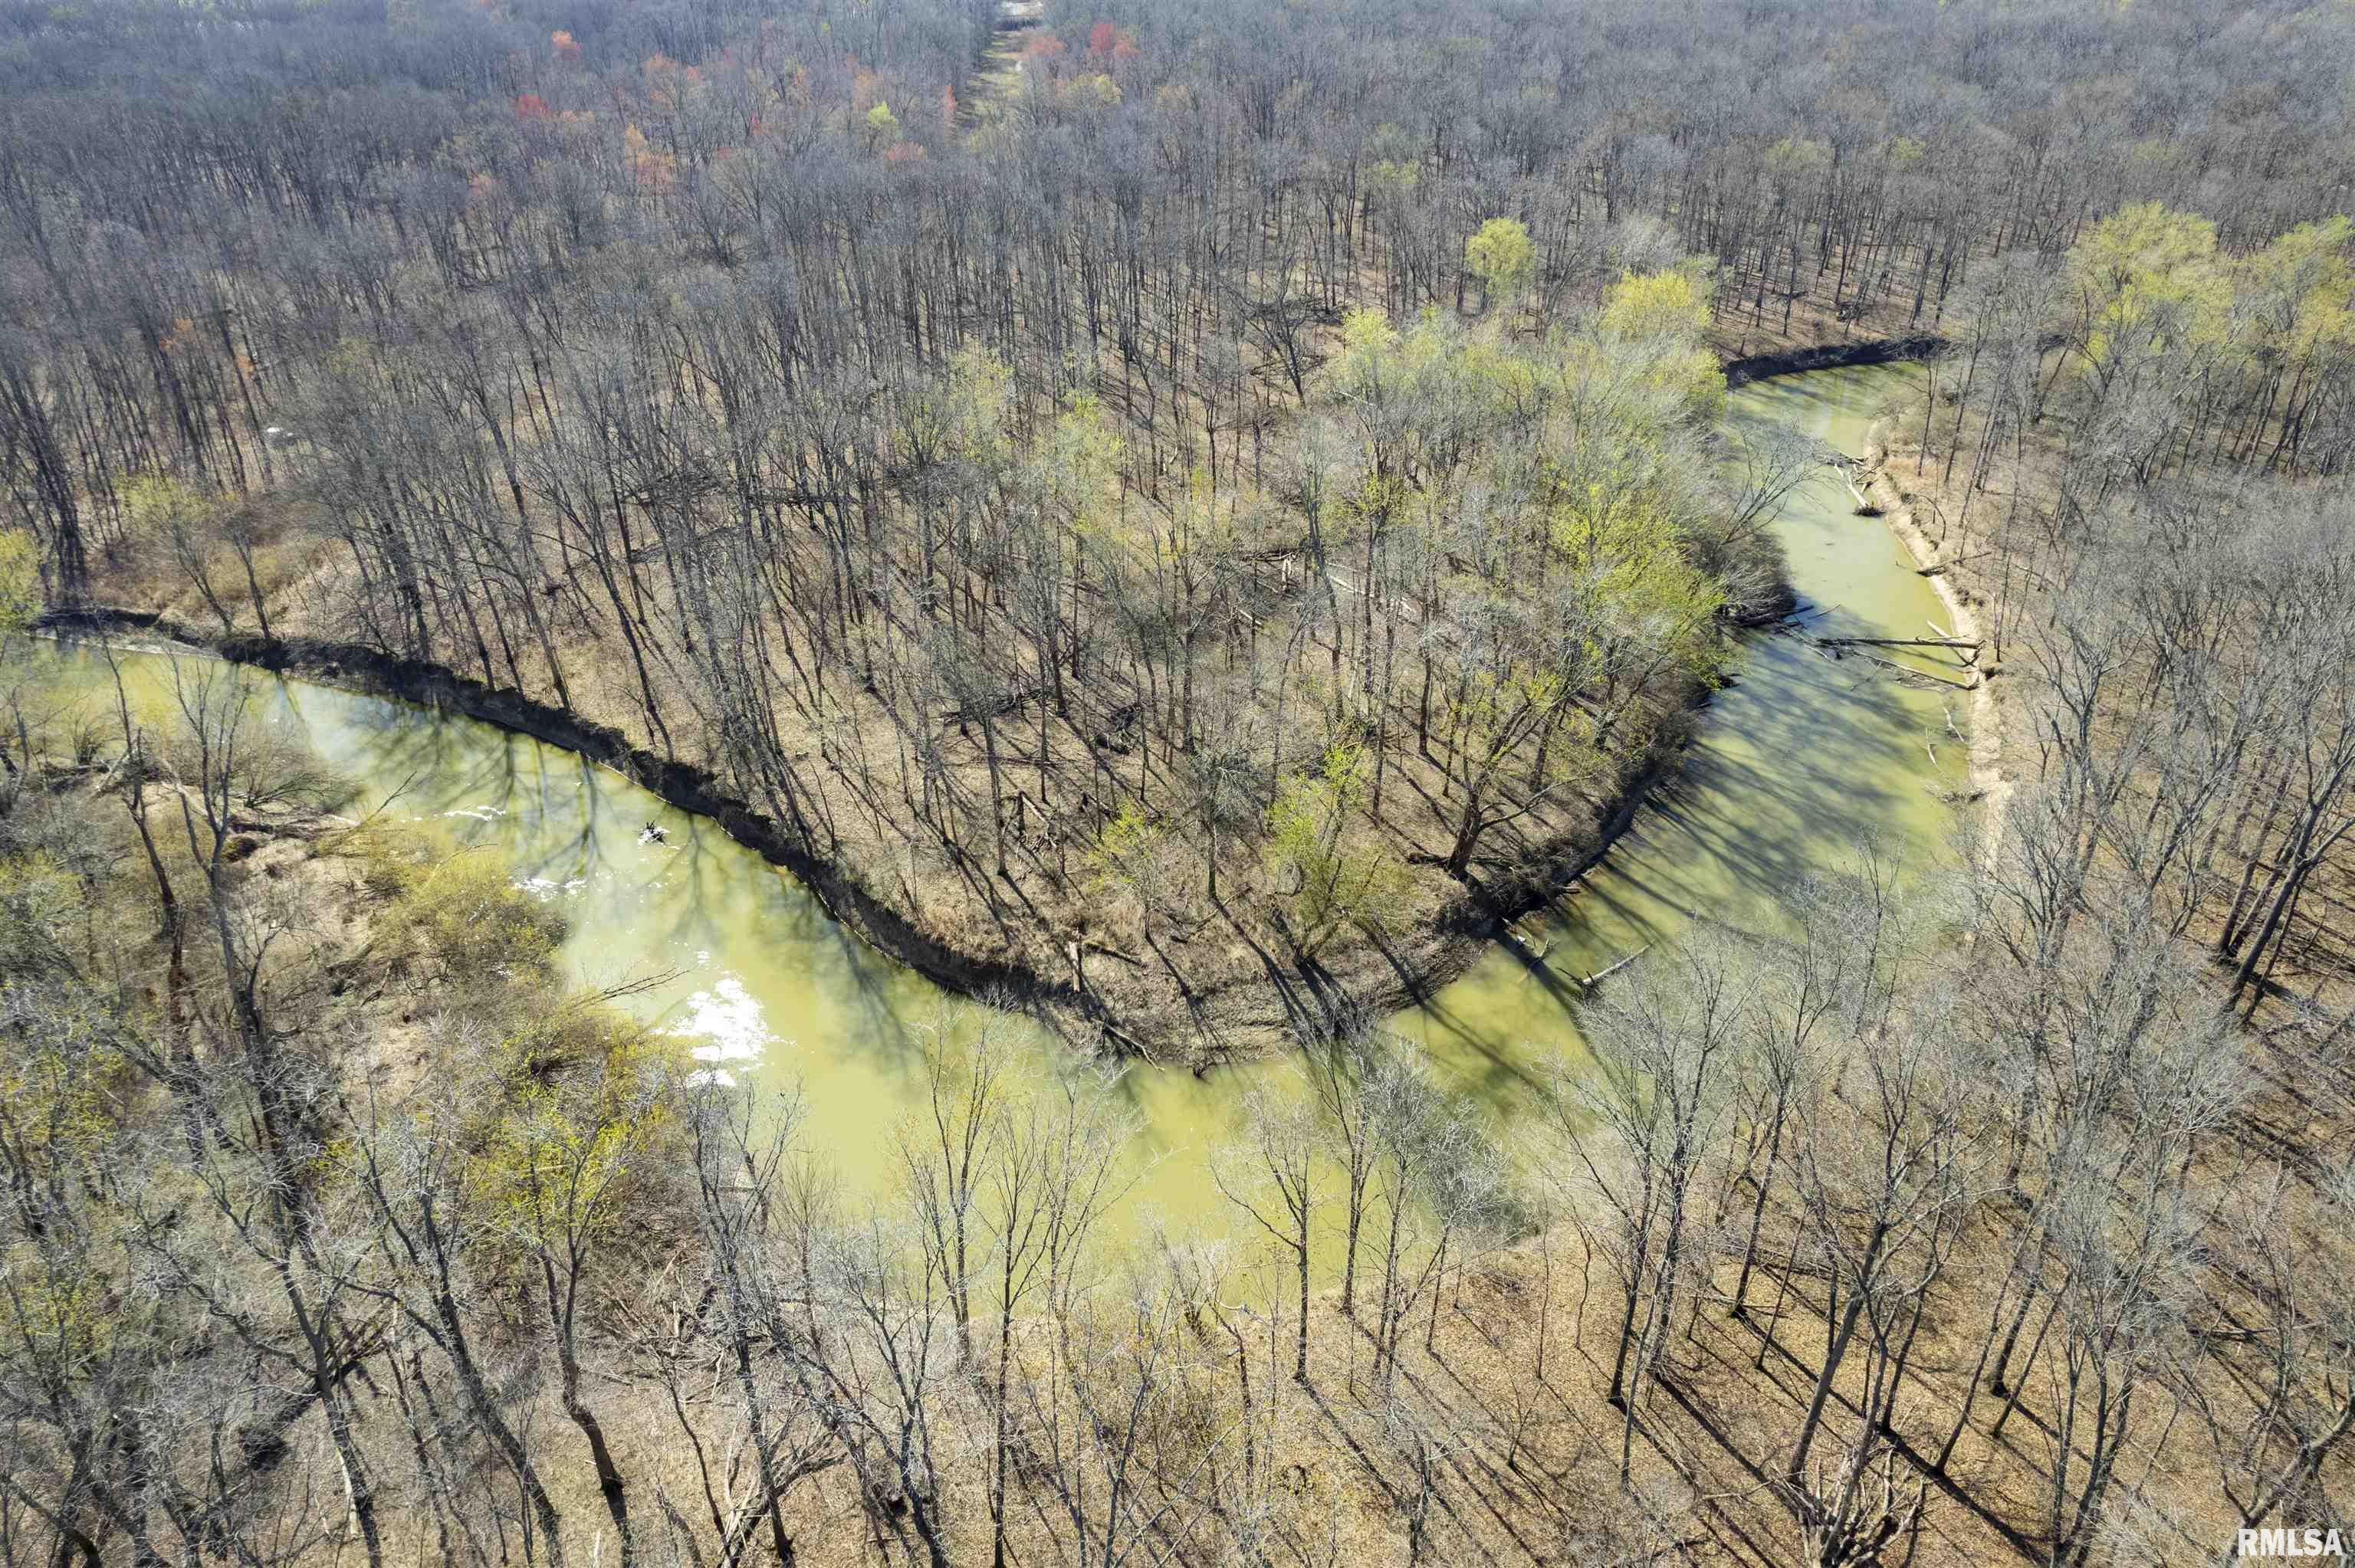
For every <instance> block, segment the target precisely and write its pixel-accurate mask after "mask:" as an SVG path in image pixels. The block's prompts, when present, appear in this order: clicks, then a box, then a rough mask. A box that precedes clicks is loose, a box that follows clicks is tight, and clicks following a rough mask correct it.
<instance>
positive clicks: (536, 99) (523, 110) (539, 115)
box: [515, 92, 556, 124]
mask: <svg viewBox="0 0 2355 1568" xmlns="http://www.w3.org/2000/svg"><path fill="white" fill-rule="evenodd" d="M515 117H516V122H517V124H527V123H528V122H531V121H534V120H553V119H554V118H555V117H556V111H554V110H553V109H550V108H549V106H548V100H546V99H544V98H542V97H540V95H539V94H538V93H536V92H527V93H525V94H524V95H523V96H522V97H521V98H518V99H517V100H516V101H515Z"/></svg>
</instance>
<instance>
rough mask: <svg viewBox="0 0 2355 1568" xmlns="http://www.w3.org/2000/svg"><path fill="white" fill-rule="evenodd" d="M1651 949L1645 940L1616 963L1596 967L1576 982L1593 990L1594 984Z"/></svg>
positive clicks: (1615, 972) (1606, 978) (1623, 967)
mask: <svg viewBox="0 0 2355 1568" xmlns="http://www.w3.org/2000/svg"><path fill="white" fill-rule="evenodd" d="M1651 950H1652V945H1651V944H1650V943H1649V942H1646V943H1645V944H1644V945H1643V946H1642V947H1640V948H1636V950H1635V951H1634V952H1632V953H1630V954H1628V955H1627V956H1626V957H1625V958H1624V959H1620V960H1619V961H1618V962H1617V963H1615V964H1613V965H1612V966H1611V967H1610V968H1609V969H1598V970H1597V971H1595V972H1594V973H1593V974H1591V975H1588V976H1587V977H1586V978H1585V979H1584V980H1580V981H1579V982H1578V983H1579V984H1580V985H1582V986H1584V987H1585V988H1586V989H1587V990H1589V991H1593V989H1594V988H1595V987H1596V986H1598V985H1601V984H1602V983H1603V982H1604V980H1609V979H1610V978H1611V977H1612V976H1613V975H1615V974H1617V973H1618V972H1619V971H1620V970H1621V969H1625V968H1626V967H1627V966H1628V965H1629V964H1632V963H1634V962H1635V961H1636V959H1640V958H1642V957H1643V956H1644V955H1645V954H1646V953H1648V952H1650V951H1651Z"/></svg>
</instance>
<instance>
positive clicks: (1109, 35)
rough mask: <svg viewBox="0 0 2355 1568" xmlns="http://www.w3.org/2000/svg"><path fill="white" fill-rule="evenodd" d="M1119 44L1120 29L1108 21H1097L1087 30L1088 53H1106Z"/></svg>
mask: <svg viewBox="0 0 2355 1568" xmlns="http://www.w3.org/2000/svg"><path fill="white" fill-rule="evenodd" d="M1119 45H1120V29H1119V28H1117V27H1114V26H1113V25H1112V24H1111V23H1110V22H1098V23H1097V24H1096V25H1095V26H1093V27H1092V28H1091V29H1090V30H1089V32H1088V53H1090V54H1092V55H1108V54H1110V53H1112V52H1113V50H1114V48H1118V47H1119Z"/></svg>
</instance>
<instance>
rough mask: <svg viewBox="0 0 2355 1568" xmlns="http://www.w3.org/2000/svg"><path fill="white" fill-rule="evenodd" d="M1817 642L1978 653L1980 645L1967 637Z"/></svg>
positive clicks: (1826, 638) (1864, 638)
mask: <svg viewBox="0 0 2355 1568" xmlns="http://www.w3.org/2000/svg"><path fill="white" fill-rule="evenodd" d="M1816 641H1818V642H1821V643H1824V644H1826V645H1827V646H1836V645H1838V646H1845V645H1851V644H1852V645H1854V646H1856V647H1859V648H1968V649H1970V650H1971V651H1972V652H1977V651H1978V646H1979V645H1978V643H1977V641H1973V640H1972V639H1970V638H1967V637H1818V638H1817V639H1816Z"/></svg>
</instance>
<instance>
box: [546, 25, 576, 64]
mask: <svg viewBox="0 0 2355 1568" xmlns="http://www.w3.org/2000/svg"><path fill="white" fill-rule="evenodd" d="M548 41H549V45H550V46H552V47H553V48H554V49H555V51H556V58H558V59H560V60H562V61H564V62H565V63H566V64H568V65H570V64H571V63H573V62H574V61H577V60H578V59H580V58H581V46H580V45H579V44H577V43H574V42H573V41H572V35H571V34H570V33H568V32H566V31H564V30H563V29H562V28H561V27H559V28H558V29H557V30H556V31H555V32H553V33H550V34H549V35H548Z"/></svg>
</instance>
